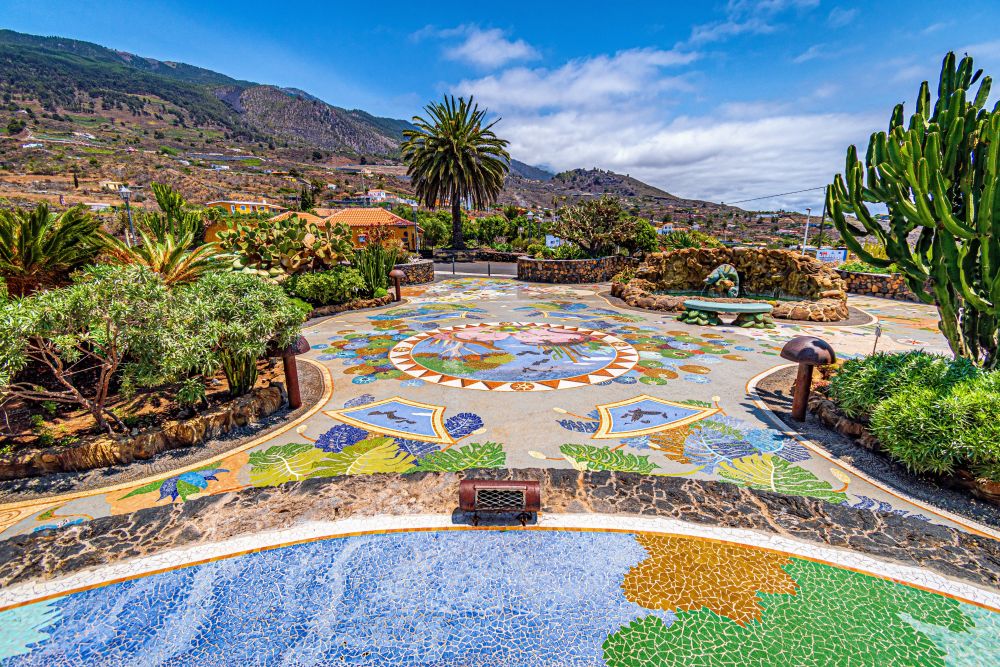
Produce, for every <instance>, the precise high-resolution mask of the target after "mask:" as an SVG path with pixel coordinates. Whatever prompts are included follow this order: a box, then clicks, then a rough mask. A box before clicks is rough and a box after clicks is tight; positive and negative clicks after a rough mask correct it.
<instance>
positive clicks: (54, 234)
mask: <svg viewBox="0 0 1000 667" xmlns="http://www.w3.org/2000/svg"><path fill="white" fill-rule="evenodd" d="M100 227H101V222H100V220H98V219H97V218H95V217H94V216H93V215H91V214H90V212H89V211H86V210H84V209H83V208H81V207H74V208H71V209H69V210H67V211H64V212H63V213H60V214H58V215H56V214H54V213H51V212H50V211H49V207H48V205H47V204H39V205H38V206H36V207H35V208H34V209H33V210H30V211H25V210H22V209H14V210H5V211H0V276H2V277H3V278H5V279H6V282H7V287H8V289H9V291H10V293H11V295H12V296H24V295H26V294H31V293H32V292H34V291H36V290H38V289H42V288H45V287H51V286H54V285H59V284H61V283H64V282H65V281H66V279H67V277H68V276H69V273H70V272H71V271H73V270H74V269H76V268H78V267H80V266H83V265H84V264H86V263H87V262H89V261H91V260H92V259H93V258H94V256H95V255H96V254H97V251H98V248H99V247H100Z"/></svg>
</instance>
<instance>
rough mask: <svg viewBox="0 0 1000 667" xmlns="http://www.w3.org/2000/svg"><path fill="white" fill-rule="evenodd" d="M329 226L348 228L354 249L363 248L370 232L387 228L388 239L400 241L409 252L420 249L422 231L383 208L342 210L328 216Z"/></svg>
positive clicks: (411, 222)
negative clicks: (344, 226) (377, 228)
mask: <svg viewBox="0 0 1000 667" xmlns="http://www.w3.org/2000/svg"><path fill="white" fill-rule="evenodd" d="M325 221H326V222H327V223H329V224H337V223H342V224H345V225H347V226H348V227H350V229H351V239H352V241H353V243H354V247H356V248H363V247H364V246H365V245H366V244H367V242H368V237H369V236H370V234H371V232H372V230H373V229H374V228H376V227H382V228H385V227H388V228H389V237H390V238H394V239H396V240H398V241H400V242H401V243H402V244H403V247H404V248H406V249H407V250H409V251H410V252H416V251H417V250H419V249H420V235H421V234H422V233H423V230H422V229H421V228H420V227H419V226H418V225H417V224H416V223H415V222H414V221H413V220H407V219H405V218H401V217H399V216H398V215H396V214H395V213H392V212H390V211H387V210H385V209H384V208H344V209H341V210H339V211H337V212H336V213H334V214H332V215H330V216H328V217H327V218H326V219H325Z"/></svg>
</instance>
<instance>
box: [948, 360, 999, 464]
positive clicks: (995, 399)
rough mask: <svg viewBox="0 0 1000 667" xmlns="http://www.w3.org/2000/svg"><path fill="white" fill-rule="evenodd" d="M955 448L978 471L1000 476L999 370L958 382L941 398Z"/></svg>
mask: <svg viewBox="0 0 1000 667" xmlns="http://www.w3.org/2000/svg"><path fill="white" fill-rule="evenodd" d="M939 404H940V410H941V412H942V414H943V417H944V419H945V420H947V423H948V424H951V425H952V426H953V428H954V429H955V432H956V436H955V441H956V448H957V449H958V451H959V453H960V454H961V456H962V457H963V459H966V460H967V461H968V464H969V467H971V468H972V470H973V471H974V472H976V473H977V474H979V475H981V476H983V477H988V478H990V479H994V480H1000V373H988V374H985V375H982V376H980V377H978V378H975V379H972V380H967V381H965V382H961V383H959V384H956V385H955V386H954V387H953V388H952V389H951V391H950V392H949V393H947V394H946V395H944V396H943V397H942V398H941V399H940V400H939Z"/></svg>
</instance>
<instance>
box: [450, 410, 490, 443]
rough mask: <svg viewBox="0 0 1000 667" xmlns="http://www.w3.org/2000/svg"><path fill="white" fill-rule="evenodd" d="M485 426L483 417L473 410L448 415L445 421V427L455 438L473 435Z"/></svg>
mask: <svg viewBox="0 0 1000 667" xmlns="http://www.w3.org/2000/svg"><path fill="white" fill-rule="evenodd" d="M482 427H483V418H482V417H480V416H479V415H477V414H475V413H472V412H459V413H458V414H457V415H455V416H453V417H448V419H446V420H445V422H444V428H445V430H446V431H448V435H450V436H451V437H452V438H454V439H455V440H458V439H459V438H464V437H465V436H467V435H471V434H472V432H473V431H477V430H479V429H481V428H482Z"/></svg>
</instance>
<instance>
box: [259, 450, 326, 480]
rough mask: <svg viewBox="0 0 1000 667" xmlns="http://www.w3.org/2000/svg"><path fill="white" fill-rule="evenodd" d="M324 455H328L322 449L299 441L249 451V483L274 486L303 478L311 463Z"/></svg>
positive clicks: (306, 475) (306, 474)
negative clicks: (262, 449)
mask: <svg viewBox="0 0 1000 667" xmlns="http://www.w3.org/2000/svg"><path fill="white" fill-rule="evenodd" d="M326 456H330V455H328V454H327V453H326V452H324V451H323V450H322V449H319V448H317V447H313V446H312V445H309V444H304V443H301V442H290V443H288V444H287V445H274V446H273V447H268V448H267V449H266V450H264V451H262V452H250V483H251V484H253V485H254V486H274V485H275V484H283V483H284V482H295V481H298V480H300V479H305V478H306V477H308V476H309V473H310V471H311V470H312V468H313V465H314V464H315V463H316V462H317V461H320V460H321V459H323V458H324V457H326ZM334 456H335V455H334Z"/></svg>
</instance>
